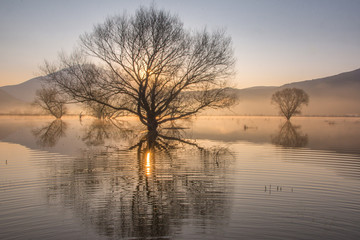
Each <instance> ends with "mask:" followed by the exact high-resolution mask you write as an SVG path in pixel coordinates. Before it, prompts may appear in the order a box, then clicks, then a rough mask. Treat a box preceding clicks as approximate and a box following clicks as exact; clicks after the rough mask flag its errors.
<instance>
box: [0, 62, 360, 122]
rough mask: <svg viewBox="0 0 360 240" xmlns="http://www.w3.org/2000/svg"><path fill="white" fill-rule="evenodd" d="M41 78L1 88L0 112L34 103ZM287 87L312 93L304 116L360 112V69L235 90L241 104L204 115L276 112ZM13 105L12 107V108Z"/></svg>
mask: <svg viewBox="0 0 360 240" xmlns="http://www.w3.org/2000/svg"><path fill="white" fill-rule="evenodd" d="M41 80H42V77H37V78H33V79H31V80H29V81H26V82H24V83H21V84H18V85H12V86H4V87H0V90H2V92H0V97H1V96H2V97H1V102H6V103H5V104H4V103H2V104H0V112H1V113H3V112H4V109H8V108H9V106H10V105H14V107H15V106H17V105H19V104H20V102H21V103H22V104H24V102H22V101H25V102H28V103H30V102H32V101H33V99H34V97H35V92H36V90H37V89H39V88H41V84H42V81H41ZM286 87H296V88H301V89H303V90H304V91H306V92H307V93H308V94H309V96H310V103H309V106H307V107H304V108H303V115H312V116H319V115H326V116H340V115H341V116H344V115H360V94H359V93H360V69H357V70H354V71H351V72H345V73H341V74H338V75H334V76H329V77H325V78H319V79H313V80H307V81H301V82H294V83H289V84H285V85H283V86H279V87H275V86H273V87H251V88H245V89H232V90H233V91H235V93H236V95H237V96H238V98H239V103H238V104H237V105H236V106H234V107H233V108H232V109H231V110H224V109H221V110H216V111H214V110H210V111H207V112H205V113H204V114H205V115H223V114H225V115H277V114H278V111H277V109H276V107H275V106H274V105H271V104H270V99H271V95H272V94H273V93H274V92H275V91H277V90H280V89H282V88H286ZM4 93H6V94H7V95H4ZM14 99H15V100H14ZM16 99H17V101H16ZM20 100H22V101H20ZM20 105H21V104H20ZM14 107H10V109H11V108H12V109H13V108H14ZM76 111H79V109H77V110H76ZM6 112H8V111H6Z"/></svg>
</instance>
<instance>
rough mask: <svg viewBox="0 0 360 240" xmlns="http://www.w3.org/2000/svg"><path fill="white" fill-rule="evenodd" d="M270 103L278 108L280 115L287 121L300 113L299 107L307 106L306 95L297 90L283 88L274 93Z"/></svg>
mask: <svg viewBox="0 0 360 240" xmlns="http://www.w3.org/2000/svg"><path fill="white" fill-rule="evenodd" d="M271 103H272V104H275V105H277V106H278V107H279V109H280V113H281V114H283V115H284V116H285V117H286V119H287V120H289V119H290V118H291V117H292V116H293V115H294V114H300V113H301V111H300V110H301V107H302V106H303V105H308V104H309V96H308V95H307V93H306V92H305V91H304V90H302V89H298V88H285V89H282V90H279V91H277V92H275V93H274V94H273V95H272V97H271Z"/></svg>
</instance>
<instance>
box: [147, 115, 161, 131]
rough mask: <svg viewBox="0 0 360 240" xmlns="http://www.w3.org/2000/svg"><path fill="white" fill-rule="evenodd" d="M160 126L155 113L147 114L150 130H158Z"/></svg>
mask: <svg viewBox="0 0 360 240" xmlns="http://www.w3.org/2000/svg"><path fill="white" fill-rule="evenodd" d="M158 126H159V123H158V121H157V120H156V117H155V116H154V115H153V114H148V116H147V128H148V131H149V132H152V131H156V129H157V127H158Z"/></svg>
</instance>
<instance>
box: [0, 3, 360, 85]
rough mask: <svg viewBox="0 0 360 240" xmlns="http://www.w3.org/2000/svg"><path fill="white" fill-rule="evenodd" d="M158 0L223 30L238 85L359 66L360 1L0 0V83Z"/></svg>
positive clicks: (26, 74) (196, 24)
mask: <svg viewBox="0 0 360 240" xmlns="http://www.w3.org/2000/svg"><path fill="white" fill-rule="evenodd" d="M153 2H154V3H155V4H156V6H157V7H158V8H160V9H165V10H168V11H170V12H171V13H173V14H177V15H178V16H179V17H180V18H181V19H182V21H183V22H184V24H185V27H186V28H191V29H202V28H204V27H205V26H206V27H207V29H209V30H213V29H219V28H225V29H226V31H227V34H228V35H230V36H231V37H232V40H233V45H234V49H235V57H236V59H237V64H236V71H237V75H236V76H235V79H234V81H235V83H236V85H237V87H239V88H243V87H251V86H259V85H264V86H269V85H281V84H284V83H289V82H295V81H302V80H309V79H314V78H318V77H325V76H329V75H333V74H337V73H340V72H346V71H351V70H354V69H357V68H360V14H359V13H360V0H207V1H205V0H174V1H173V0H76V1H74V0H56V1H55V0H54V1H52V0H0V86H3V85H9V84H17V83H20V82H24V81H26V80H29V79H31V78H33V77H35V76H38V75H39V73H40V70H39V66H40V65H41V64H42V63H43V61H44V59H47V60H50V61H53V60H55V59H56V58H57V54H58V52H59V51H61V50H64V51H65V52H71V51H72V49H73V47H74V46H75V45H76V43H77V42H78V37H79V35H80V34H82V33H84V32H89V31H91V30H92V27H93V25H94V24H96V23H101V22H103V21H104V19H105V18H106V17H107V16H112V15H115V14H122V13H124V11H126V12H127V13H128V14H133V13H134V11H135V10H136V9H137V8H138V7H139V6H140V5H143V6H150V5H151V3H153Z"/></svg>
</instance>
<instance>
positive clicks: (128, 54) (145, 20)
mask: <svg viewBox="0 0 360 240" xmlns="http://www.w3.org/2000/svg"><path fill="white" fill-rule="evenodd" d="M233 65H234V58H233V49H232V44H231V38H230V37H228V36H226V35H225V33H224V31H215V32H212V33H209V32H208V31H207V30H206V29H204V30H202V31H198V32H195V31H190V30H186V29H184V27H183V23H182V22H181V21H180V19H179V18H178V17H176V16H173V15H171V14H170V13H168V12H166V11H163V10H158V9H156V8H154V7H150V8H144V7H141V8H140V9H138V10H137V11H136V13H135V14H134V15H133V16H126V15H123V16H114V17H110V18H108V19H107V20H106V21H105V22H104V23H102V24H98V25H96V26H95V27H94V29H93V31H92V32H91V33H85V34H83V35H82V36H81V37H80V46H79V48H78V49H76V50H75V51H74V52H73V53H72V54H71V55H68V56H67V55H65V54H62V55H60V57H59V62H58V63H55V64H50V63H48V62H46V64H45V68H44V69H45V71H46V74H47V75H48V81H49V82H50V83H52V84H54V85H55V86H56V88H58V89H60V90H61V91H62V93H64V94H66V95H68V96H69V97H70V99H71V100H72V101H75V102H82V103H86V102H93V103H98V104H102V105H104V106H106V107H109V108H112V109H114V110H116V111H118V112H123V113H128V114H132V115H136V116H138V117H139V119H140V121H141V122H142V123H143V124H144V125H146V126H147V128H148V129H149V130H156V129H157V127H158V126H159V125H160V124H163V123H166V122H169V121H174V120H177V119H181V118H184V117H188V116H191V115H194V114H197V113H198V112H200V111H202V110H203V109H205V108H209V107H211V108H222V107H226V106H230V105H231V104H233V103H234V100H235V98H234V97H233V96H231V95H230V93H229V91H227V86H228V81H227V80H228V78H229V76H231V74H232V72H233Z"/></svg>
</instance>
